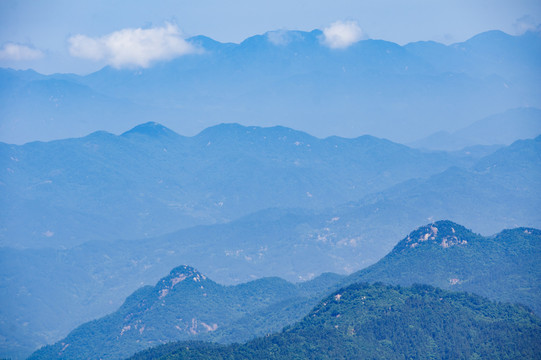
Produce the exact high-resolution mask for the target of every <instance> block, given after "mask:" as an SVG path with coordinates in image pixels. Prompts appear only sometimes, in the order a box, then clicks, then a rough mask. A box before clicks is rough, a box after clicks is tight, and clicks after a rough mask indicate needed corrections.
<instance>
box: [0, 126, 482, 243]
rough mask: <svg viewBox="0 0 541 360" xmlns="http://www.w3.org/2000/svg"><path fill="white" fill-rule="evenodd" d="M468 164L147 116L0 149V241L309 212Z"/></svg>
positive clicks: (151, 232)
mask: <svg viewBox="0 0 541 360" xmlns="http://www.w3.org/2000/svg"><path fill="white" fill-rule="evenodd" d="M475 160H476V158H475V156H472V155H465V154H454V155H450V154H447V153H443V152H423V151H420V150H416V149H411V148H408V147H406V146H403V145H399V144H396V143H393V142H390V141H387V140H384V139H377V138H374V137H371V136H362V137H359V138H355V139H345V138H338V137H330V138H326V139H318V138H315V137H313V136H310V135H308V134H306V133H303V132H300V131H295V130H292V129H287V128H283V127H272V128H258V127H244V126H240V125H236V124H222V125H218V126H215V127H212V128H209V129H206V130H205V131H203V132H201V133H200V134H198V135H197V136H194V137H183V136H180V135H178V134H176V133H175V132H173V131H171V130H170V129H168V128H166V127H164V126H162V125H160V124H157V123H147V124H143V125H139V126H137V127H135V128H133V129H132V130H130V131H128V132H125V133H123V134H122V135H120V136H116V135H112V134H109V133H105V132H97V133H93V134H91V135H88V136H86V137H83V138H77V139H67V140H60V141H53V142H48V143H40V142H34V143H29V144H26V145H23V146H16V145H7V144H0V164H2V167H1V169H0V186H1V188H2V192H1V195H0V200H1V204H2V205H1V208H2V213H3V214H4V215H3V216H2V218H1V220H0V244H1V245H3V246H11V247H19V248H21V247H22V248H24V247H72V246H74V245H78V244H81V243H83V242H85V241H89V240H116V239H119V238H122V239H134V238H145V237H152V236H156V235H161V234H164V233H168V232H173V231H176V230H178V229H180V228H185V227H189V226H193V225H200V224H212V223H217V222H218V223H220V222H225V221H229V220H232V219H235V218H239V217H241V216H243V215H246V214H249V213H252V212H254V211H258V210H262V209H267V208H271V207H302V208H308V209H321V208H323V207H328V206H332V205H337V204H340V203H343V202H347V201H351V200H357V199H360V198H361V197H363V196H365V195H367V194H369V193H372V192H374V191H382V190H384V189H385V188H387V187H389V186H392V185H396V184H398V183H400V182H403V181H406V180H408V179H412V178H419V177H427V176H430V175H432V174H435V173H438V172H441V171H443V170H445V169H446V168H448V167H449V166H461V165H469V164H471V163H473V162H474V161H475Z"/></svg>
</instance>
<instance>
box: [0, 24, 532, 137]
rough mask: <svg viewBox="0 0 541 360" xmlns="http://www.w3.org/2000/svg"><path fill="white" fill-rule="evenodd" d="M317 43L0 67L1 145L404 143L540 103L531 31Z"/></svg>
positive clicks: (275, 37)
mask: <svg viewBox="0 0 541 360" xmlns="http://www.w3.org/2000/svg"><path fill="white" fill-rule="evenodd" d="M320 37H321V32H320V31H319V30H314V31H312V32H302V31H281V32H278V33H277V32H269V33H266V34H263V35H257V36H253V37H250V38H248V39H246V40H245V41H243V42H242V43H240V44H231V43H220V42H217V41H214V40H212V39H209V38H206V37H203V36H197V37H193V38H191V39H188V41H189V42H190V43H192V44H193V45H194V46H196V47H198V48H199V49H200V50H201V51H198V53H197V54H191V55H186V56H183V57H180V58H178V59H175V60H172V61H168V62H163V63H159V64H156V65H155V66H153V67H151V68H148V69H127V70H126V69H125V70H118V69H115V68H111V67H105V68H103V69H101V70H100V71H97V72H95V73H92V74H89V75H86V76H79V75H73V74H53V75H48V76H45V75H41V74H38V73H35V72H33V71H31V70H28V71H14V70H10V69H2V70H1V71H0V84H1V85H0V119H2V120H1V122H0V134H1V136H0V140H1V141H4V142H7V143H17V144H21V143H25V142H29V141H34V140H53V139H59V138H66V137H81V136H84V135H86V134H88V133H91V132H94V131H96V130H107V131H109V132H113V133H120V132H122V131H123V130H124V129H126V128H130V127H133V126H135V125H137V124H140V123H144V122H148V121H156V120H159V121H160V122H162V123H163V124H164V125H166V126H168V127H170V128H172V129H174V130H175V131H177V132H180V133H183V134H189V135H192V134H196V133H198V132H200V131H201V130H203V129H205V128H207V127H209V126H212V125H216V124H218V123H223V122H235V123H241V124H245V125H258V126H269V125H271V124H281V125H283V126H286V127H295V128H299V129H301V130H304V131H308V132H310V133H311V134H314V135H316V136H319V137H327V136H330V135H338V136H354V137H356V136H359V135H363V134H371V135H374V136H377V137H383V138H387V139H391V140H393V141H398V142H402V143H404V142H412V141H415V140H417V139H421V138H424V137H426V136H428V135H430V134H432V133H434V132H437V131H442V130H445V131H449V132H453V131H456V130H458V129H461V128H464V127H466V126H468V125H470V124H472V123H473V122H475V121H477V120H479V119H483V118H485V117H487V116H491V115H495V114H499V113H502V112H505V111H507V110H509V109H513V108H521V107H535V108H541V102H540V100H539V99H541V88H540V86H539V84H540V83H541V73H540V71H539V66H538V59H539V57H540V55H541V37H540V35H539V33H537V32H527V33H525V34H523V35H520V36H511V35H508V34H505V33H503V32H500V31H489V32H485V33H482V34H479V35H477V36H475V37H473V38H471V39H469V40H467V41H465V42H462V43H456V44H452V45H443V44H438V43H434V42H416V43H410V44H407V45H404V46H400V45H398V44H395V43H392V42H387V41H383V40H363V41H359V42H357V43H355V44H353V45H352V46H350V47H348V48H346V49H329V48H327V47H326V46H324V45H322V44H321V42H320V40H319V39H320ZM277 104H279V105H277ZM97 110H99V116H97V115H96V111H97ZM451 124H452V125H451ZM535 135H537V134H531V136H535ZM513 140H516V139H513Z"/></svg>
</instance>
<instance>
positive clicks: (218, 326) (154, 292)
mask: <svg viewBox="0 0 541 360" xmlns="http://www.w3.org/2000/svg"><path fill="white" fill-rule="evenodd" d="M338 278H339V277H338V276H337V275H336V276H335V275H330V274H329V275H326V276H322V277H320V278H318V279H315V280H312V281H311V282H310V283H303V284H298V285H294V284H291V283H288V282H286V281H284V280H282V279H279V278H264V279H259V280H256V281H253V282H250V283H246V284H242V285H237V286H231V287H225V286H222V285H219V284H217V283H215V282H214V281H212V280H210V279H207V278H206V277H205V276H204V275H202V274H200V273H199V272H197V271H196V270H194V269H193V268H191V267H188V266H181V267H178V268H175V269H173V270H172V271H171V273H170V274H169V276H167V277H165V278H163V279H161V280H160V281H159V282H158V284H156V286H155V287H151V286H147V287H143V288H141V289H139V290H138V291H136V292H135V293H134V294H132V295H131V296H130V297H128V298H127V299H126V302H125V303H124V304H123V305H122V306H121V307H120V309H119V310H117V311H116V312H114V313H113V314H111V315H108V316H106V317H105V318H102V319H99V320H95V321H92V322H89V323H86V324H84V325H82V326H80V327H78V328H77V329H75V330H74V331H72V332H71V333H70V334H69V335H68V336H67V337H66V338H65V339H63V340H62V341H60V342H58V343H56V344H55V345H51V346H47V347H45V348H43V349H41V350H39V351H37V352H36V353H35V354H34V355H32V356H31V357H30V359H56V358H59V359H60V358H61V359H90V358H100V359H121V358H124V357H126V356H129V355H131V354H133V353H134V352H136V351H138V350H141V349H145V348H147V347H150V346H155V345H158V344H162V343H164V342H169V341H174V340H180V339H194V338H212V339H218V340H219V339H222V340H223V338H225V339H227V338H229V339H230V341H231V340H234V341H243V340H247V339H249V338H251V337H253V336H257V335H263V334H265V333H268V332H273V331H277V330H279V329H281V328H282V327H283V326H285V325H286V324H288V323H291V322H294V321H296V320H298V319H299V318H300V317H302V316H303V315H304V314H305V313H306V312H307V311H309V309H310V308H311V307H312V306H313V305H314V304H315V303H316V302H317V297H320V296H322V294H324V293H325V292H328V291H329V290H328V289H329V287H330V286H332V285H333V284H334V283H335V282H336V281H337V280H338ZM273 311H276V313H274V312H273ZM263 314H264V315H265V316H263ZM268 315H271V316H270V317H268ZM240 324H242V325H243V326H244V327H245V328H244V329H242V328H238V326H239V325H240ZM232 334H234V335H233V337H232Z"/></svg>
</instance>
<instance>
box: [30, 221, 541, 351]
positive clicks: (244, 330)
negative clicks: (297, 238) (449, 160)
mask: <svg viewBox="0 0 541 360" xmlns="http://www.w3.org/2000/svg"><path fill="white" fill-rule="evenodd" d="M540 245H541V231H540V230H537V229H532V228H517V229H512V230H505V231H503V232H501V233H499V234H497V235H495V236H493V237H483V236H480V235H478V234H475V233H473V232H471V231H470V230H468V229H466V228H464V227H463V226H461V225H458V224H456V223H453V222H450V221H438V222H435V223H432V224H429V225H426V226H423V227H421V228H419V229H417V230H415V231H413V232H411V233H410V234H409V235H408V236H407V237H406V238H404V239H403V240H402V241H400V242H399V243H398V244H397V245H396V246H395V248H394V249H393V250H392V251H391V252H390V253H389V254H388V255H387V256H385V257H384V258H383V259H381V260H380V261H379V262H378V263H376V264H374V265H372V266H370V267H368V268H366V269H364V270H361V271H359V272H357V273H354V274H351V275H349V276H348V277H345V278H344V277H340V276H338V275H331V274H325V275H322V276H320V277H318V278H316V279H314V280H312V281H309V282H304V283H298V284H295V285H293V284H291V283H288V282H286V281H284V280H280V279H276V278H266V279H260V280H256V281H252V282H249V283H246V284H242V285H236V286H230V287H224V286H222V285H218V284H216V283H214V282H213V281H211V280H209V279H207V278H206V277H205V276H203V275H202V274H200V273H198V272H196V271H195V270H194V269H193V268H190V267H186V266H183V267H179V268H176V269H174V270H173V271H172V272H171V273H170V274H169V276H167V277H165V278H162V279H161V280H160V281H158V283H157V284H156V286H155V287H151V286H147V287H144V288H141V289H139V290H138V291H136V292H135V293H134V294H132V295H131V296H129V297H128V299H127V300H126V302H125V303H124V304H123V305H122V306H121V307H120V309H119V310H117V311H116V312H114V313H112V314H110V315H108V316H106V317H104V318H101V319H99V320H95V321H92V322H89V323H86V324H84V325H82V326H80V327H78V328H77V329H76V330H74V331H72V332H71V333H70V334H69V335H68V336H67V337H66V338H65V339H62V340H60V341H59V342H57V343H56V344H55V345H53V346H48V347H45V348H43V349H42V350H39V351H38V352H37V353H36V354H35V357H34V358H36V359H39V358H48V359H50V358H57V357H58V358H66V359H79V358H81V359H82V358H89V357H97V356H99V357H100V358H104V359H105V358H108V359H117V358H123V357H126V356H128V355H130V354H131V353H133V352H135V351H137V350H142V349H144V348H145V347H149V346H152V345H156V344H158V343H160V342H165V341H173V340H182V339H184V340H190V339H199V340H213V341H218V342H222V343H230V342H239V341H246V340H248V339H250V338H251V337H253V336H257V335H264V334H268V333H271V332H275V331H277V330H279V329H280V328H281V327H283V326H285V325H287V324H288V323H292V322H294V321H296V320H299V319H301V318H302V317H303V316H304V315H305V314H306V313H307V312H308V311H309V309H310V308H311V307H313V306H314V305H316V303H317V299H318V297H319V298H321V297H322V296H323V295H325V294H328V293H330V292H332V291H333V289H338V288H339V287H341V286H349V285H351V284H355V283H359V282H378V281H382V282H385V283H389V284H402V285H411V284H415V283H417V284H420V283H423V284H432V285H437V286H440V287H442V288H446V289H448V290H455V291H468V292H472V293H475V294H480V295H483V296H486V297H488V298H490V299H493V300H499V301H505V302H513V303H521V304H525V305H528V306H530V307H531V308H532V309H534V311H536V312H537V314H539V312H540V311H541V304H540V302H539V299H540V298H541V297H540V296H539V295H540V294H541V288H540V287H539V283H540V281H539V280H540V278H541V272H540V271H539V270H538V266H537V261H538V259H539V256H540V255H541V248H540ZM248 289H250V290H248ZM438 294H439V293H438ZM382 296H383V295H382ZM475 301H478V300H475ZM214 324H216V325H214ZM68 344H69V345H68ZM55 354H59V355H55Z"/></svg>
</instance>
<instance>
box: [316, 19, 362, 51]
mask: <svg viewBox="0 0 541 360" xmlns="http://www.w3.org/2000/svg"><path fill="white" fill-rule="evenodd" d="M363 38H364V33H363V31H362V29H361V28H360V27H359V24H357V23H356V22H355V21H336V22H334V23H332V24H331V25H329V26H328V27H326V28H324V29H323V35H322V37H321V39H320V40H321V43H322V44H323V45H325V46H328V47H330V48H331V49H345V48H347V47H349V46H350V45H352V44H354V43H356V42H357V41H359V40H361V39H363Z"/></svg>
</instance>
